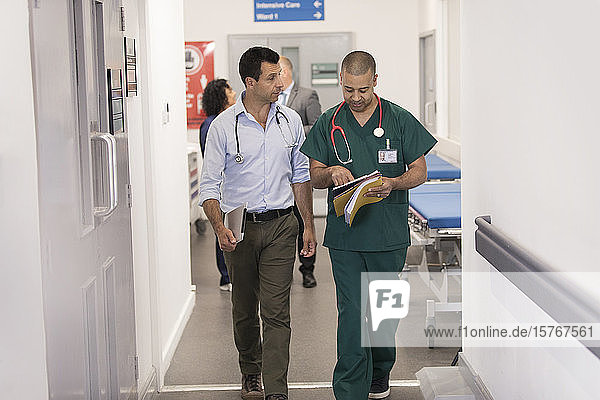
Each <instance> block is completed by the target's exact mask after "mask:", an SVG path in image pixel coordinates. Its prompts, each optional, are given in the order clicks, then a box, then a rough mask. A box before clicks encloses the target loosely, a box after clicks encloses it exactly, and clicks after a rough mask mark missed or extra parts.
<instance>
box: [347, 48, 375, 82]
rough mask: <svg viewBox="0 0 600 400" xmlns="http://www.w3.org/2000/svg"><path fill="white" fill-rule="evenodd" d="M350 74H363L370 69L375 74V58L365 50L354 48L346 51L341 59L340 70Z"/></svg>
mask: <svg viewBox="0 0 600 400" xmlns="http://www.w3.org/2000/svg"><path fill="white" fill-rule="evenodd" d="M344 71H345V72H347V73H349V74H350V75H354V76H358V75H364V74H366V73H367V72H369V71H371V72H372V73H373V76H375V73H376V70H375V59H374V58H373V56H372V55H370V54H369V53H367V52H366V51H361V50H356V51H353V52H351V53H348V55H346V57H344V60H343V61H342V71H341V72H344Z"/></svg>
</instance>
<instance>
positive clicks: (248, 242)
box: [225, 213, 298, 395]
mask: <svg viewBox="0 0 600 400" xmlns="http://www.w3.org/2000/svg"><path fill="white" fill-rule="evenodd" d="M297 235H298V222H297V220H296V217H295V216H294V214H293V213H289V214H287V215H284V216H282V217H279V218H275V219H273V220H271V221H267V222H246V230H245V234H244V240H242V241H241V242H240V243H238V245H237V246H236V249H235V250H234V251H233V252H225V262H226V264H227V268H228V270H229V278H230V279H231V283H232V286H233V288H232V293H231V302H232V315H233V334H234V339H235V345H236V347H237V350H238V353H239V363H240V370H241V372H242V374H260V373H261V372H262V376H263V383H264V387H265V395H269V394H277V393H281V394H287V393H288V388H287V372H288V364H289V358H290V355H289V346H290V335H291V328H290V287H291V283H292V274H293V269H294V261H295V259H296V236H297ZM259 310H260V319H261V320H262V325H263V332H262V342H261V332H260V322H259V314H258V313H259Z"/></svg>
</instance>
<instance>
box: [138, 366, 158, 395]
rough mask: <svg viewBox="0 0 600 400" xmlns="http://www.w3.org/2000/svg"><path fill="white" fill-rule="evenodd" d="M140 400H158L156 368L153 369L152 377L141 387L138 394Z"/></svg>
mask: <svg viewBox="0 0 600 400" xmlns="http://www.w3.org/2000/svg"><path fill="white" fill-rule="evenodd" d="M138 399H140V400H156V399H158V384H157V380H156V368H154V367H152V370H151V371H150V375H149V376H148V379H146V382H144V384H143V385H142V386H141V387H140V389H139V392H138Z"/></svg>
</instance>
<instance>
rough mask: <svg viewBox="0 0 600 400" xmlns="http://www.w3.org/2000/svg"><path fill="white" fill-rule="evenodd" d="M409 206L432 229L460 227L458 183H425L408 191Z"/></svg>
mask: <svg viewBox="0 0 600 400" xmlns="http://www.w3.org/2000/svg"><path fill="white" fill-rule="evenodd" d="M409 204H410V206H411V207H412V208H413V209H414V210H415V211H416V212H418V213H419V214H421V215H422V216H423V217H424V218H426V219H427V224H428V225H429V227H430V228H433V229H443V228H460V183H459V182H456V183H441V184H429V185H427V184H425V185H421V186H419V187H417V188H415V189H411V190H410V192H409Z"/></svg>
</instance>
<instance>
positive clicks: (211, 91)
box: [200, 79, 236, 291]
mask: <svg viewBox="0 0 600 400" xmlns="http://www.w3.org/2000/svg"><path fill="white" fill-rule="evenodd" d="M235 95H236V93H235V91H234V90H233V89H232V88H231V86H229V83H228V82H227V80H226V79H215V80H213V81H210V82H208V84H207V85H206V88H205V89H204V94H203V95H202V109H203V110H204V112H205V113H206V115H207V117H206V119H205V120H204V122H202V125H200V149H201V150H202V157H204V149H205V146H206V135H207V134H208V128H209V127H210V124H211V123H212V122H213V120H214V119H215V117H216V116H217V115H219V114H220V113H221V112H223V111H224V110H225V109H227V108H228V107H230V106H232V105H234V104H235ZM215 242H216V256H217V268H218V269H219V272H220V273H221V280H220V282H219V289H221V290H227V291H231V282H230V280H229V274H228V273H227V266H226V265H225V257H223V250H221V248H220V247H219V241H218V240H216V241H215Z"/></svg>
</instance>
